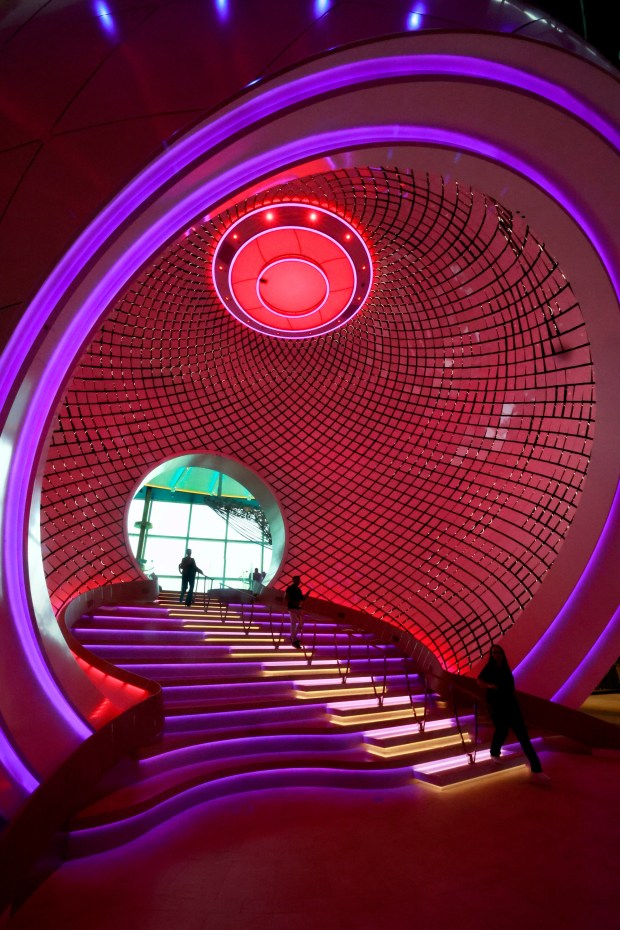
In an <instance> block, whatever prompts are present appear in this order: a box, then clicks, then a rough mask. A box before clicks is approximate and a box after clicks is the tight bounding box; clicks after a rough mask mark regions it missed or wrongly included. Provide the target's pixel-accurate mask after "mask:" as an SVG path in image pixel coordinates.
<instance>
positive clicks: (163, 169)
mask: <svg viewBox="0 0 620 930" xmlns="http://www.w3.org/2000/svg"><path fill="white" fill-rule="evenodd" d="M416 75H417V76H421V75H435V76H440V75H449V76H452V77H455V78H464V79H472V78H473V79H483V80H484V81H485V82H487V83H499V84H505V85H508V86H510V87H512V88H516V89H521V90H524V91H526V92H528V93H530V94H533V95H536V96H540V97H543V98H545V99H547V100H548V101H550V102H552V103H553V104H554V105H555V106H558V107H561V108H564V109H565V110H567V111H568V112H569V113H570V114H572V115H574V116H577V117H578V118H580V119H581V120H583V121H584V122H585V123H587V124H589V125H590V126H591V127H592V128H593V129H594V130H595V131H597V132H598V133H600V134H601V135H602V136H604V138H606V139H607V140H608V141H609V142H611V143H612V144H613V145H616V146H618V144H619V142H620V134H619V133H618V132H617V130H616V129H615V127H613V126H612V125H610V124H609V123H608V121H607V120H606V119H605V117H604V116H602V115H601V114H600V113H599V112H597V111H596V110H594V109H592V108H591V107H590V106H589V105H587V104H585V103H584V102H583V101H581V100H580V99H579V98H577V97H575V96H574V95H573V94H572V93H571V92H569V91H566V90H565V89H564V88H561V87H558V86H557V85H555V84H553V83H552V82H550V81H547V80H545V79H542V78H537V77H535V76H533V75H531V74H529V73H526V72H521V71H519V70H518V69H516V68H513V67H511V66H507V65H502V64H499V63H494V62H489V61H483V60H479V59H475V58H459V57H456V56H449V55H422V56H395V57H393V58H375V59H371V60H366V61H364V62H356V63H353V64H348V65H343V66H339V67H335V68H332V69H330V70H328V71H326V72H324V73H322V74H321V75H317V74H313V75H311V76H309V77H305V78H301V79H298V80H295V81H292V82H291V83H290V84H286V85H284V86H282V87H277V88H273V89H271V90H268V91H266V92H264V93H262V94H258V97H256V96H255V95H252V98H251V99H250V100H249V102H245V103H242V104H240V105H239V106H238V107H237V108H236V109H235V110H233V111H232V112H230V113H227V114H226V115H225V116H223V117H220V118H219V119H217V120H215V121H214V122H213V123H212V124H210V125H207V126H204V127H202V129H199V130H197V131H196V132H195V133H193V134H192V135H191V136H189V137H188V138H186V139H184V140H182V141H181V142H179V143H178V144H177V145H176V146H174V147H173V148H172V149H171V150H169V151H168V152H167V153H165V154H164V155H163V156H162V157H161V158H160V159H158V161H157V162H156V163H155V164H154V165H152V166H150V167H149V168H148V169H147V170H146V171H145V172H143V174H142V175H140V176H139V177H138V178H137V179H136V180H135V181H134V182H133V183H132V184H130V185H129V186H128V188H127V189H126V190H125V191H124V192H123V193H122V194H121V195H119V197H118V198H117V199H116V200H115V201H114V202H113V203H112V204H110V206H109V207H108V208H107V209H105V210H104V211H103V212H102V214H101V215H100V216H99V217H98V219H97V220H96V221H95V222H94V223H93V224H92V226H91V227H90V228H89V229H88V230H87V231H86V232H85V233H84V234H83V235H82V236H81V237H80V239H79V240H78V241H77V242H76V243H75V245H74V247H73V248H72V249H71V250H70V251H69V252H68V253H67V255H66V256H65V259H63V261H62V262H61V263H60V264H59V265H58V267H57V268H56V270H55V271H54V272H53V273H52V275H51V276H50V278H49V279H48V280H47V282H46V283H45V284H44V286H43V287H42V288H41V291H40V292H39V294H38V295H37V297H36V298H35V300H34V301H33V302H32V304H31V305H30V307H29V309H28V311H27V313H26V314H25V315H24V317H23V318H22V320H21V321H20V324H19V325H18V327H17V328H16V331H15V333H14V335H13V338H12V339H11V341H10V343H9V345H8V346H7V350H6V352H5V356H4V359H5V361H6V359H9V360H10V361H9V362H8V363H7V364H5V366H4V372H3V373H0V377H1V380H0V401H1V402H2V403H5V402H6V399H7V397H8V394H9V392H10V390H11V388H12V385H13V382H14V381H15V380H16V379H17V377H18V374H19V370H20V368H21V366H22V365H23V364H24V362H25V361H26V359H27V356H28V353H29V352H30V351H31V349H32V345H33V343H34V341H35V339H36V337H37V336H38V335H39V332H40V330H41V328H42V327H43V325H44V324H45V322H46V321H47V319H48V316H49V314H50V313H51V311H52V310H53V308H54V307H55V306H56V304H57V303H58V302H59V301H60V300H61V299H62V297H63V296H64V294H65V293H66V290H67V289H68V287H69V286H70V284H71V282H72V281H73V280H74V279H75V278H76V277H77V275H78V273H79V272H80V271H82V269H83V268H84V267H85V266H86V264H87V263H88V262H89V261H90V260H91V258H92V257H93V255H94V254H95V253H96V251H97V250H98V249H99V248H101V247H102V246H103V245H104V244H105V242H106V241H107V240H108V238H109V237H110V236H111V235H112V234H113V233H114V232H115V230H116V229H117V228H118V227H119V226H120V225H121V224H122V223H123V222H125V221H126V220H128V219H129V217H130V216H131V214H132V213H133V212H134V210H136V209H138V208H139V207H140V205H141V204H142V203H143V202H144V201H145V200H146V199H148V198H149V197H152V196H154V195H155V194H156V192H157V190H158V189H159V188H160V187H161V186H162V185H163V184H165V183H166V182H167V181H169V180H170V178H172V177H173V176H174V175H175V174H177V173H178V172H179V171H180V170H182V167H183V165H184V164H188V163H189V162H191V161H193V160H194V159H195V158H198V157H201V156H205V153H208V151H209V150H210V149H211V147H212V146H215V145H218V144H220V143H221V142H224V141H225V140H226V138H227V137H228V136H230V135H231V134H233V133H234V132H236V131H239V130H242V129H245V130H247V128H248V127H250V126H251V125H252V124H253V123H255V122H256V121H257V120H261V119H264V118H268V117H270V116H273V115H274V114H275V113H276V112H277V111H278V109H280V108H282V107H289V106H293V105H295V103H299V102H302V101H305V100H307V99H309V98H312V97H313V96H316V95H318V94H325V93H330V92H334V91H335V90H338V89H339V88H341V87H345V86H350V85H355V84H359V83H365V82H367V81H368V80H371V79H372V80H373V81H374V82H377V81H379V80H382V79H390V78H395V77H403V78H404V77H412V76H416ZM377 141H381V142H390V141H391V142H393V143H399V142H400V143H405V142H408V143H419V142H426V143H430V144H435V145H443V146H448V147H457V148H459V149H461V150H466V151H470V152H473V153H475V154H478V155H483V156H484V157H487V158H491V159H495V160H500V161H502V162H503V163H504V164H505V165H507V166H508V167H510V168H512V169H513V170H516V171H518V172H519V173H521V174H524V175H525V176H527V177H530V178H531V179H532V180H534V182H535V183H537V184H538V185H539V186H541V187H543V189H545V190H547V191H548V192H549V193H550V194H551V195H552V196H553V197H554V198H555V199H556V200H558V202H559V203H560V204H562V205H563V206H564V207H565V208H566V209H567V210H568V211H569V212H570V213H571V214H572V215H573V217H574V218H575V219H576V221H577V222H578V223H579V224H580V225H581V226H582V228H583V230H584V232H586V234H587V235H588V236H589V238H590V239H591V241H592V242H593V244H594V246H595V248H597V251H598V253H599V255H600V256H601V260H602V261H603V263H604V264H605V267H606V268H607V271H608V273H609V275H610V277H611V278H612V280H613V282H614V285H615V287H616V291H617V292H618V291H619V290H620V288H619V287H618V280H617V278H616V275H615V274H614V269H613V264H612V262H611V261H610V259H609V257H608V256H607V255H606V253H605V250H604V248H603V247H602V244H601V243H600V242H599V241H598V237H597V236H596V235H595V233H594V231H593V230H592V229H591V228H590V225H589V223H587V222H586V221H585V218H584V217H583V216H581V215H580V214H579V212H578V211H576V210H575V209H574V208H573V207H572V204H571V202H570V200H568V198H567V197H565V196H564V194H563V192H562V191H560V190H558V189H557V188H556V186H555V185H554V184H551V183H550V182H549V180H548V179H547V178H545V177H544V176H543V175H542V174H541V173H540V172H536V171H533V169H532V167H531V166H530V165H527V164H526V163H525V162H523V161H522V160H521V159H519V158H518V157H516V156H514V155H512V153H506V152H504V151H502V150H501V149H500V148H498V147H497V146H493V145H491V144H490V143H488V142H484V141H481V140H479V139H475V138H472V137H468V136H466V135H464V134H460V133H453V132H449V131H441V130H432V129H431V130H429V129H425V128H424V127H411V126H407V127H398V126H396V127H393V126H391V127H371V128H370V129H368V128H364V127H362V128H357V129H355V130H348V131H347V132H346V133H343V132H340V133H337V134H330V133H327V134H324V135H321V136H317V137H312V138H310V139H306V140H303V141H302V142H301V143H300V142H298V143H293V144H291V145H288V146H283V147H282V148H281V149H278V150H275V151H273V152H270V153H267V154H266V155H264V156H262V157H256V158H254V159H252V160H250V161H249V162H247V163H246V164H244V165H242V166H240V167H239V168H237V169H234V170H233V171H230V172H228V173H227V175H226V177H225V178H222V177H220V178H218V182H217V185H216V186H215V185H213V184H211V185H209V184H208V183H206V184H205V185H204V186H203V187H202V189H201V190H200V191H199V195H196V194H195V195H194V196H193V197H188V198H186V199H185V200H184V201H183V202H182V203H180V204H178V205H177V206H176V208H175V209H173V210H171V211H170V212H169V213H168V214H167V215H166V216H165V217H163V218H162V219H161V220H160V221H159V222H158V223H156V224H154V225H153V227H152V228H151V229H150V230H148V231H147V232H146V233H144V234H142V236H141V237H140V238H139V239H137V240H136V241H135V242H134V243H133V245H132V247H131V248H130V249H128V250H127V252H126V254H125V255H124V256H123V260H121V261H119V263H118V264H117V265H116V266H115V267H114V268H113V269H111V270H110V271H108V273H107V274H106V275H105V276H104V278H103V279H102V280H101V281H100V282H99V284H98V286H97V287H95V288H94V289H93V291H92V292H91V294H90V297H89V300H88V301H86V303H85V305H84V306H83V307H82V309H81V311H80V312H79V313H78V314H76V316H75V317H74V319H73V320H72V321H71V323H70V324H69V326H68V327H67V328H66V329H65V332H64V333H63V338H62V340H61V343H60V344H59V345H58V346H57V350H56V352H55V353H53V354H52V357H51V358H50V359H49V360H48V362H47V366H46V368H45V370H44V372H43V373H42V377H41V379H40V381H39V384H38V391H37V392H36V394H37V402H31V403H30V404H29V413H30V415H28V414H27V415H26V417H25V418H24V419H25V420H26V421H28V426H25V425H24V426H23V428H21V429H20V431H19V438H18V439H17V441H16V445H15V450H14V456H13V467H12V468H11V470H10V473H9V475H8V477H7V485H8V486H9V488H10V489H11V493H8V494H7V496H6V500H7V503H8V504H9V506H8V507H7V510H9V511H10V513H5V516H6V517H7V520H6V522H5V532H4V534H3V541H4V542H5V544H6V543H7V542H9V543H10V544H11V545H13V544H14V542H15V540H16V539H22V538H23V530H24V525H23V520H22V519H21V517H22V516H23V515H24V511H21V512H20V511H19V510H18V505H17V501H18V498H17V497H16V496H15V495H14V494H13V490H14V488H16V487H17V488H19V487H20V485H21V486H23V484H22V483H23V476H24V475H25V474H31V471H32V467H33V464H34V453H33V451H32V450H30V449H28V437H29V436H30V437H38V436H39V435H40V434H41V431H42V428H43V426H44V422H45V419H46V416H47V403H46V401H47V400H49V398H55V396H56V393H57V390H58V388H59V385H60V383H61V381H62V377H63V376H64V374H65V373H66V370H67V367H68V365H69V364H71V363H72V361H73V359H74V358H75V355H76V354H77V350H78V349H79V347H80V346H81V344H82V336H83V333H84V332H88V331H89V330H90V328H91V325H92V324H93V323H94V321H95V320H96V319H97V318H98V316H99V315H100V313H101V312H102V311H103V309H104V308H105V306H106V305H107V303H108V302H109V300H110V299H111V298H112V297H113V295H114V294H115V293H116V291H117V289H118V288H119V287H120V286H121V285H122V283H124V282H125V281H126V280H128V279H129V277H130V276H131V274H132V273H134V272H135V271H136V270H137V268H138V267H139V265H140V263H141V260H147V259H148V257H149V256H150V255H152V254H153V253H154V251H155V250H156V248H157V247H158V246H159V245H161V243H162V242H164V241H165V240H166V238H167V237H168V236H171V235H174V234H175V233H176V232H177V231H178V230H179V229H181V228H184V226H186V225H187V223H188V222H190V221H191V219H192V217H193V216H195V215H196V214H197V213H200V212H204V210H205V208H206V204H208V203H209V198H211V202H218V201H219V200H220V199H221V196H222V192H223V191H225V190H226V189H227V185H228V189H229V190H238V189H242V188H243V187H244V186H247V185H248V184H251V183H252V182H253V181H254V180H255V179H256V177H258V176H265V175H268V174H269V173H272V172H273V171H276V170H282V168H283V166H284V165H285V164H286V163H287V160H288V163H289V164H290V163H293V162H296V161H302V160H304V158H306V159H307V158H310V157H313V156H316V155H317V154H322V153H324V152H325V151H329V150H332V151H333V150H334V149H342V148H346V147H351V146H361V145H365V144H369V143H371V142H377ZM270 169H271V170H270ZM215 187H217V190H216V189H215ZM166 231H167V232H166ZM85 322H86V324H87V325H86V326H84V323H85ZM31 445H32V446H33V447H34V445H35V441H34V438H33V440H32V442H31ZM23 503H25V501H23V500H22V504H23ZM16 530H18V532H17V533H15V531H16ZM5 551H7V550H5ZM8 551H11V549H9V550H8ZM17 561H19V560H17ZM6 568H8V569H9V572H8V575H7V589H9V590H10V592H11V593H12V594H14V596H15V597H16V600H13V603H14V604H17V605H18V607H19V610H18V611H17V616H16V617H15V620H16V626H17V628H18V629H19V630H20V635H21V636H22V641H23V642H25V643H26V644H27V645H26V649H27V651H29V650H31V649H32V648H33V647H34V649H35V650H36V651H37V652H38V646H37V644H36V643H33V642H32V633H31V632H30V633H29V632H28V628H29V627H30V617H29V613H28V609H27V603H26V599H25V577H24V572H23V568H22V566H21V565H16V564H15V563H14V562H13V561H12V559H9V560H8V562H7V564H6ZM589 570H590V563H588V566H587V567H586V569H585V571H584V574H583V576H582V577H585V575H586V573H588V572H589ZM569 600H570V599H569ZM567 604H568V602H567ZM40 660H41V657H40V656H39V657H38V658H34V661H35V662H36V664H37V665H43V663H42V662H41V661H40ZM46 678H47V679H49V676H46ZM50 682H51V679H50ZM51 684H52V685H54V683H53V682H51ZM54 691H55V688H54V687H52V695H51V696H52V700H53V701H54V702H55V703H56V700H57V698H58V695H57V694H55V693H54ZM61 703H64V699H63V701H62V702H61Z"/></svg>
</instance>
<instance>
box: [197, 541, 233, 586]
mask: <svg viewBox="0 0 620 930" xmlns="http://www.w3.org/2000/svg"><path fill="white" fill-rule="evenodd" d="M189 545H190V549H191V550H192V555H193V556H194V558H195V559H196V565H197V566H198V568H200V569H202V571H203V572H204V573H205V574H206V575H210V576H211V577H212V578H215V579H217V580H220V579H221V578H222V573H223V569H224V542H223V541H222V542H205V541H204V540H203V539H190V541H189Z"/></svg>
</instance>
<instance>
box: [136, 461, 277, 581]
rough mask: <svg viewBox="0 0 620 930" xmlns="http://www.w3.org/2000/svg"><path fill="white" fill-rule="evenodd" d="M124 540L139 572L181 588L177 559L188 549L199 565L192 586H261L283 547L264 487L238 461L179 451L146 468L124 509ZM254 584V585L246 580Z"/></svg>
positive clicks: (272, 500)
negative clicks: (258, 580)
mask: <svg viewBox="0 0 620 930" xmlns="http://www.w3.org/2000/svg"><path fill="white" fill-rule="evenodd" d="M127 536H128V540H129V546H130V548H131V552H132V553H133V556H134V558H135V559H136V561H137V562H138V564H139V566H140V568H141V570H142V571H143V572H144V573H145V574H146V575H152V574H155V575H156V576H157V578H158V580H159V584H160V586H161V587H162V588H163V589H164V590H167V591H181V587H182V573H181V569H180V564H181V561H182V560H183V559H184V557H185V556H186V554H187V550H188V549H189V550H191V557H192V558H193V559H194V560H195V565H196V566H197V567H198V569H199V570H200V571H199V573H198V574H197V576H196V580H195V592H194V593H199V592H202V591H203V590H209V589H210V588H215V589H224V588H228V589H231V588H232V589H236V590H238V589H245V590H247V589H250V590H251V589H252V587H253V580H254V582H255V579H256V574H257V573H258V574H259V575H260V576H261V577H262V582H263V584H267V583H268V582H269V581H270V580H271V578H273V576H274V575H275V574H276V572H277V569H278V568H279V566H280V563H281V561H282V555H283V549H284V523H283V520H282V516H281V513H280V509H279V507H278V505H277V502H276V500H275V498H274V496H273V494H272V493H271V491H270V490H269V489H268V488H267V486H266V485H265V484H264V483H263V482H262V481H261V480H260V479H259V478H258V476H257V475H255V474H254V473H253V472H251V471H250V470H249V469H247V468H245V467H244V466H242V465H241V464H240V463H238V462H234V461H232V460H229V459H226V458H224V457H221V456H213V455H210V456H209V455H205V456H200V455H190V456H187V455H186V456H179V457H177V458H175V459H171V460H168V461H167V462H165V463H162V464H161V465H160V466H158V468H156V469H155V470H154V471H152V472H151V473H150V474H149V475H148V476H147V477H146V478H145V479H144V481H143V482H142V483H141V485H140V486H139V488H138V489H137V491H136V492H135V493H134V495H133V497H132V500H131V502H130V503H129V506H128V510H127ZM254 587H255V586H254Z"/></svg>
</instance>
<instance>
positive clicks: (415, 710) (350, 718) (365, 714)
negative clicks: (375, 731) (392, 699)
mask: <svg viewBox="0 0 620 930" xmlns="http://www.w3.org/2000/svg"><path fill="white" fill-rule="evenodd" d="M375 703H376V702H375ZM423 710H424V705H423V702H420V703H415V702H414V705H413V707H412V705H411V703H409V704H407V705H406V706H403V707H398V708H390V707H385V708H377V709H376V710H375V711H361V710H358V711H351V712H350V713H348V714H345V713H343V712H342V711H340V712H339V713H337V714H334V713H331V712H330V711H329V709H328V717H329V720H330V722H331V723H334V724H336V725H337V726H339V727H352V726H356V727H359V726H368V724H373V723H381V722H386V723H389V722H391V721H395V720H398V721H403V720H414V719H416V717H415V715H416V714H417V715H418V717H420V718H421V717H422V713H423Z"/></svg>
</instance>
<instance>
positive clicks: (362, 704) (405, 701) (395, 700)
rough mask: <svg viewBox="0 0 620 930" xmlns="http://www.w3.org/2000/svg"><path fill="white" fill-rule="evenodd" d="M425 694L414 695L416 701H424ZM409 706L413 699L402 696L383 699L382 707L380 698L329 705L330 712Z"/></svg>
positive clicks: (336, 702)
mask: <svg viewBox="0 0 620 930" xmlns="http://www.w3.org/2000/svg"><path fill="white" fill-rule="evenodd" d="M423 698H424V695H423V694H414V695H413V700H414V701H421V700H423ZM401 704H402V705H404V706H407V707H408V706H409V705H410V704H411V698H409V697H408V696H407V697H402V696H400V695H396V696H392V697H385V698H383V702H382V705H380V704H379V698H374V700H372V699H371V700H368V699H365V700H362V701H335V702H334V703H333V704H328V705H327V709H328V710H340V709H342V710H348V709H349V708H355V709H358V708H359V709H360V710H366V709H367V708H369V709H372V708H373V707H375V708H377V709H379V710H380V709H381V707H398V706H400V705H401Z"/></svg>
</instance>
